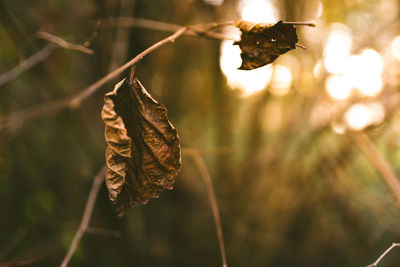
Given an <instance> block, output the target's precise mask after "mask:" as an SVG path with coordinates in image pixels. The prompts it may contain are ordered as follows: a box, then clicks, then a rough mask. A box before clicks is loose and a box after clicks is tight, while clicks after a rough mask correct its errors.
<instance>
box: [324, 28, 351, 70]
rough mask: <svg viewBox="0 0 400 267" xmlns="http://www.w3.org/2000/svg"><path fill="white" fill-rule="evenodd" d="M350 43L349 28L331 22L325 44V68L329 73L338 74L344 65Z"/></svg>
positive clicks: (348, 53)
mask: <svg viewBox="0 0 400 267" xmlns="http://www.w3.org/2000/svg"><path fill="white" fill-rule="evenodd" d="M351 44H352V38H351V32H350V30H349V28H348V27H347V26H346V25H344V24H341V23H333V24H332V25H331V32H330V34H329V37H328V41H327V43H326V45H325V50H324V55H325V60H324V63H325V68H326V70H327V71H328V72H329V73H332V74H340V73H341V72H342V71H343V69H344V68H345V66H346V62H347V59H348V57H349V55H350V49H351Z"/></svg>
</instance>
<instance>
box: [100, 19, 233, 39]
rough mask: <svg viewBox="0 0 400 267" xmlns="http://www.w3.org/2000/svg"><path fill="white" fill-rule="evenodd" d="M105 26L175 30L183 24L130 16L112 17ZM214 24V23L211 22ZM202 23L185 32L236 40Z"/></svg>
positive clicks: (164, 30)
mask: <svg viewBox="0 0 400 267" xmlns="http://www.w3.org/2000/svg"><path fill="white" fill-rule="evenodd" d="M103 25H104V26H105V27H136V28H143V29H149V30H156V31H163V32H174V31H177V30H179V29H180V28H182V26H181V25H177V24H172V23H166V22H162V21H155V20H149V19H141V18H130V17H120V18H111V19H108V20H106V21H105V22H104V24H103ZM211 25H213V24H211ZM201 26H202V25H195V26H188V27H189V30H188V31H187V32H185V34H186V35H192V36H204V37H208V38H212V39H217V40H222V41H224V40H235V38H234V37H231V36H226V35H225V34H222V33H219V32H213V31H212V29H213V28H211V29H210V28H208V29H206V28H204V27H201Z"/></svg>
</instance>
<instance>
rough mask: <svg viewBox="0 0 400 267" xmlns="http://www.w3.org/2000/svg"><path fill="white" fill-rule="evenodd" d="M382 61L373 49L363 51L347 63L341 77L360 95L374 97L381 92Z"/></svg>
mask: <svg viewBox="0 0 400 267" xmlns="http://www.w3.org/2000/svg"><path fill="white" fill-rule="evenodd" d="M382 70H383V60H382V57H381V56H380V55H379V53H378V52H376V51H375V50H373V49H364V50H363V52H362V53H361V54H360V55H353V56H351V57H350V58H349V60H348V61H347V65H346V68H345V70H344V73H343V76H344V77H345V79H346V80H347V81H348V82H349V83H350V84H351V86H352V87H354V88H356V89H357V90H358V91H359V92H360V93H361V94H362V95H365V96H376V95H378V94H379V93H380V91H381V90H382V85H383V82H382V78H381V74H382Z"/></svg>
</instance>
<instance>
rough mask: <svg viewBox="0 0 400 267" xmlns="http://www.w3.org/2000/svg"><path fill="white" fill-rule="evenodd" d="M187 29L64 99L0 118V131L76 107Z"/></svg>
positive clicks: (151, 47)
mask: <svg viewBox="0 0 400 267" xmlns="http://www.w3.org/2000/svg"><path fill="white" fill-rule="evenodd" d="M187 30H188V28H187V27H182V28H180V29H179V30H178V31H176V32H175V33H174V34H172V35H170V36H169V37H167V38H165V39H163V40H161V41H159V42H157V43H155V44H153V45H152V46H150V47H149V48H147V49H146V50H144V51H143V52H142V53H140V54H139V55H137V56H136V57H135V58H133V59H131V60H130V61H128V62H127V63H125V64H124V65H122V66H121V67H119V68H117V69H115V70H114V71H112V72H110V73H108V74H107V75H106V76H104V77H103V78H101V79H99V80H98V81H96V82H94V83H93V84H91V85H89V86H88V87H86V88H85V89H83V90H82V91H81V92H79V93H77V94H75V95H72V96H71V97H68V98H66V99H61V100H55V101H52V102H49V103H44V104H41V105H38V106H36V107H33V108H29V109H26V110H23V111H19V112H17V113H14V114H11V115H9V116H7V117H5V118H3V119H0V131H1V130H5V129H14V130H15V129H16V128H18V127H20V126H22V125H23V124H24V123H25V122H27V121H29V122H32V121H33V120H36V119H38V118H40V117H43V116H45V115H49V114H54V113H56V112H58V111H61V110H63V109H66V108H68V107H69V108H77V107H78V106H79V105H80V104H81V103H82V102H83V101H84V100H86V99H87V98H88V97H89V96H91V95H92V94H93V93H94V92H96V91H97V90H98V89H99V88H100V87H101V86H103V85H104V84H105V83H106V82H108V81H110V80H112V79H114V78H116V77H117V76H118V75H119V74H121V73H122V72H123V71H124V70H126V69H127V68H129V67H130V66H132V65H133V64H135V63H137V62H139V61H140V60H141V59H142V58H143V57H144V56H146V55H147V54H149V53H150V52H152V51H154V50H156V49H157V48H159V47H161V46H163V45H164V44H167V43H169V42H173V41H174V40H176V39H177V38H178V37H179V36H181V35H182V34H184V33H185V32H186V31H187Z"/></svg>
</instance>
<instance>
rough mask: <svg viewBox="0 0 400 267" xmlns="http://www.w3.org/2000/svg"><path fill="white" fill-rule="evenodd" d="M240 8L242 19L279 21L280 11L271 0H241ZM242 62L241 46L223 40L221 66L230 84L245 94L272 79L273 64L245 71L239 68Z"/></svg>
mask: <svg viewBox="0 0 400 267" xmlns="http://www.w3.org/2000/svg"><path fill="white" fill-rule="evenodd" d="M238 10H239V12H240V14H241V19H242V20H246V21H251V22H267V23H275V22H277V21H278V15H277V14H278V12H277V10H276V8H275V6H274V5H273V3H272V1H271V0H241V1H240V2H239V4H238ZM237 39H239V36H238V38H237ZM241 62H242V59H241V58H240V49H239V46H236V45H235V46H234V45H233V42H232V41H224V42H222V44H221V56H220V67H221V70H222V72H223V73H224V75H225V76H226V78H227V81H228V85H229V86H230V87H232V88H238V89H241V90H242V93H243V96H248V95H251V94H253V93H255V92H258V91H260V90H263V89H265V88H266V86H267V85H268V84H269V82H270V81H271V76H272V66H271V65H267V66H264V67H261V68H257V69H255V70H251V71H243V70H238V68H239V67H240V65H241Z"/></svg>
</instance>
